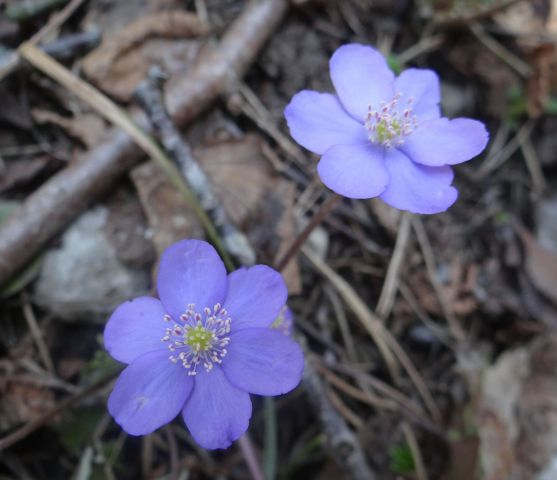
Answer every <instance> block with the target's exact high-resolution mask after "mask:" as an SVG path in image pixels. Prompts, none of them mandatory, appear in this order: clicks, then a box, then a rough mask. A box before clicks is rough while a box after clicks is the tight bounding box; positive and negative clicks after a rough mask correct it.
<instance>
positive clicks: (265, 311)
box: [224, 265, 288, 332]
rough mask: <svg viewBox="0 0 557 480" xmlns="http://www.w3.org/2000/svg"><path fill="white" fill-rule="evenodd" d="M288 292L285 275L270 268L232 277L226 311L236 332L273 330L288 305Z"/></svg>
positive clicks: (242, 271)
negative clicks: (270, 328)
mask: <svg viewBox="0 0 557 480" xmlns="http://www.w3.org/2000/svg"><path fill="white" fill-rule="evenodd" d="M287 296H288V291H287V289H286V284H285V283H284V279H283V278H282V275H281V274H280V273H278V272H277V271H276V270H273V269H272V268H270V267H267V266H266V265H255V266H254V267H251V268H240V269H238V270H236V271H235V272H232V273H231V274H230V275H229V276H228V293H227V295H226V300H225V301H224V308H226V310H227V311H228V314H229V316H230V318H231V319H232V325H231V327H232V331H233V332H234V331H237V330H241V329H242V328H249V327H269V326H270V325H271V324H272V323H273V322H274V321H275V319H276V318H277V316H278V314H279V313H280V310H281V308H282V306H283V305H284V304H285V303H286V298H287Z"/></svg>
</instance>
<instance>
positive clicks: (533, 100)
mask: <svg viewBox="0 0 557 480" xmlns="http://www.w3.org/2000/svg"><path fill="white" fill-rule="evenodd" d="M556 54H557V49H556V48H555V45H554V44H549V43H547V44H543V45H540V46H538V47H536V48H534V51H533V54H532V56H531V57H532V58H531V61H530V64H531V65H532V67H533V68H532V74H531V75H530V76H529V77H528V84H527V88H526V102H527V103H526V108H527V111H528V114H529V115H530V116H531V117H532V118H538V117H540V116H541V115H542V114H543V112H544V111H545V109H546V107H547V102H548V100H549V94H550V93H551V82H552V80H551V79H552V78H553V77H554V72H553V71H554V69H555V66H556V60H557V56H556Z"/></svg>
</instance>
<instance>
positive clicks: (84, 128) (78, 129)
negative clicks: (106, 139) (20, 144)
mask: <svg viewBox="0 0 557 480" xmlns="http://www.w3.org/2000/svg"><path fill="white" fill-rule="evenodd" d="M31 116H32V117H33V120H34V121H35V122H37V123H39V124H45V123H51V124H53V125H57V126H59V127H60V128H62V129H64V130H65V131H66V132H67V134H68V135H69V136H70V137H72V138H74V139H76V140H79V141H80V142H81V143H82V144H83V145H84V146H85V147H87V148H91V147H93V146H94V145H96V144H97V143H98V141H99V139H100V138H101V136H102V135H103V133H104V131H105V129H106V126H105V123H104V121H103V119H102V118H100V117H99V116H98V115H95V114H94V113H83V114H81V115H78V116H76V117H72V118H69V117H63V116H61V115H58V114H57V113H55V112H51V111H49V110H43V109H41V108H34V109H32V110H31Z"/></svg>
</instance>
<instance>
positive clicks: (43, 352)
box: [22, 295, 56, 376]
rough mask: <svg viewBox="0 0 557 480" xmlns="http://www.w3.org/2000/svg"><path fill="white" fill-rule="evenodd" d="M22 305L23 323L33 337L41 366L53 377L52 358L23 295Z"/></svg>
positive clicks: (27, 301) (54, 373) (54, 372)
mask: <svg viewBox="0 0 557 480" xmlns="http://www.w3.org/2000/svg"><path fill="white" fill-rule="evenodd" d="M22 304H23V316H24V317H25V321H26V322H27V325H28V326H29V330H30V332H31V336H32V337H33V340H34V341H35V344H36V345H37V349H38V350H39V355H40V357H41V359H42V361H43V364H44V366H45V367H46V369H47V370H48V372H49V373H50V374H51V375H53V376H55V375H56V371H55V369H54V363H53V362H52V358H51V356H50V353H49V352H48V348H47V346H46V344H45V342H44V338H43V333H42V332H41V328H40V327H39V324H38V323H37V319H36V318H35V313H34V312H33V308H32V307H31V304H30V303H29V300H28V299H27V298H25V295H22Z"/></svg>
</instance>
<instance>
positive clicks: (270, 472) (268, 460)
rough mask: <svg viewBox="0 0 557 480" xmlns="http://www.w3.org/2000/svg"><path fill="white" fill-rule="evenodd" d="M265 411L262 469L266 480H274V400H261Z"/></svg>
mask: <svg viewBox="0 0 557 480" xmlns="http://www.w3.org/2000/svg"><path fill="white" fill-rule="evenodd" d="M263 405H264V409H265V449H264V450H263V468H264V469H265V477H266V478H267V480H275V477H276V473H277V412H276V409H275V399H274V398H273V397H265V398H264V399H263Z"/></svg>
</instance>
